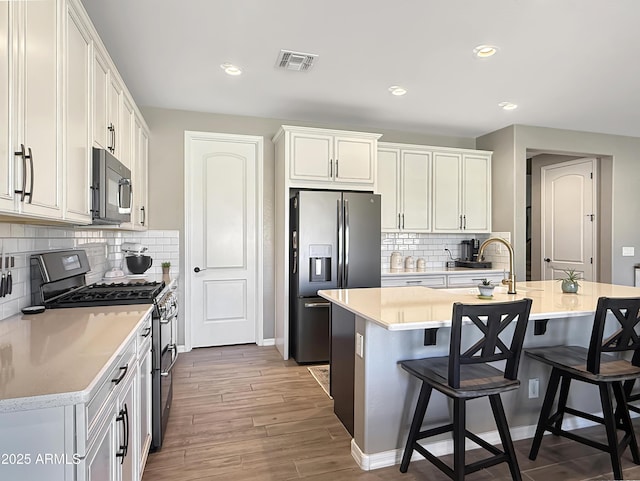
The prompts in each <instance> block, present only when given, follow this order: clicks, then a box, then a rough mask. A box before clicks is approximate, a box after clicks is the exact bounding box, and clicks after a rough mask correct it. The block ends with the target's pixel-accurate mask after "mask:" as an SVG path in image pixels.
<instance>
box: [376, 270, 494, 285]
mask: <svg viewBox="0 0 640 481" xmlns="http://www.w3.org/2000/svg"><path fill="white" fill-rule="evenodd" d="M503 278H504V273H503V272H502V271H495V270H494V271H486V270H479V271H477V272H472V273H470V272H463V273H459V272H451V273H446V274H440V273H438V274H435V273H434V274H429V273H421V272H416V273H415V274H413V273H411V274H400V273H399V274H397V275H393V274H391V275H385V276H383V277H382V280H381V286H382V287H406V286H423V287H432V288H436V289H437V288H456V287H475V286H477V285H478V283H479V282H478V279H488V280H489V281H491V282H492V283H494V284H500V282H501V281H502V279H503Z"/></svg>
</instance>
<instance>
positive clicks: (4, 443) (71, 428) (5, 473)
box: [0, 315, 151, 481]
mask: <svg viewBox="0 0 640 481" xmlns="http://www.w3.org/2000/svg"><path fill="white" fill-rule="evenodd" d="M150 332H151V315H149V316H147V317H146V319H145V321H144V322H143V323H142V324H140V325H139V328H138V330H137V331H136V335H135V336H132V337H131V339H130V340H129V341H128V342H127V343H126V344H125V345H124V346H123V347H122V348H121V349H120V350H119V351H118V352H117V353H115V356H114V357H113V361H112V362H111V364H110V365H109V366H108V367H107V368H106V369H104V370H103V371H102V372H103V374H102V375H101V376H100V378H99V379H96V380H95V381H94V383H93V384H94V385H95V386H97V387H96V388H95V390H94V391H93V392H92V394H91V399H89V401H88V402H83V403H78V404H69V405H64V406H59V407H52V408H39V409H31V410H24V411H17V412H1V413H0V432H1V433H2V436H1V437H0V456H5V457H6V462H3V461H4V460H5V458H2V459H0V480H5V479H7V480H8V479H16V480H17V479H19V480H20V481H41V480H44V479H46V480H47V481H139V480H141V479H142V471H143V469H144V463H145V462H146V456H147V453H148V451H149V446H150V443H151V336H150Z"/></svg>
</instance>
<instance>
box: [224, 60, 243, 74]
mask: <svg viewBox="0 0 640 481" xmlns="http://www.w3.org/2000/svg"><path fill="white" fill-rule="evenodd" d="M220 68H221V69H222V70H224V73H226V74H227V75H240V74H242V69H241V68H240V67H238V66H237V65H233V64H232V63H223V64H222V65H220Z"/></svg>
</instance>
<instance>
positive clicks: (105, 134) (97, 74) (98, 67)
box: [92, 47, 112, 149]
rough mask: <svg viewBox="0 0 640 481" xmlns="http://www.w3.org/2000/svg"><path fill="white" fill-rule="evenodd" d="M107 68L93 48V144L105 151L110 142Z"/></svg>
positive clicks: (100, 52) (100, 54)
mask: <svg viewBox="0 0 640 481" xmlns="http://www.w3.org/2000/svg"><path fill="white" fill-rule="evenodd" d="M108 87H109V66H108V63H107V61H106V59H105V58H104V56H103V54H102V51H101V50H100V49H99V48H97V47H94V48H93V92H92V93H93V144H94V145H95V146H96V147H99V148H101V149H107V148H108V147H109V146H110V145H111V142H112V135H111V131H110V130H109V122H108V117H109V116H108V109H107V96H108V93H107V92H108V91H107V88H108Z"/></svg>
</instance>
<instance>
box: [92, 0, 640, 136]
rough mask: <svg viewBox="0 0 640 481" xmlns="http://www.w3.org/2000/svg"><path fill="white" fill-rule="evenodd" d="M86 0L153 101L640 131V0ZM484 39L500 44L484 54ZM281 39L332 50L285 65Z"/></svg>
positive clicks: (278, 113) (329, 116)
mask: <svg viewBox="0 0 640 481" xmlns="http://www.w3.org/2000/svg"><path fill="white" fill-rule="evenodd" d="M83 3H84V5H85V7H86V9H87V11H88V13H89V15H90V16H91V18H92V20H93V22H94V24H95V25H96V28H97V30H98V32H99V33H100V35H101V37H102V39H103V41H104V43H105V45H106V47H107V49H108V50H109V52H110V54H111V56H112V58H113V60H114V62H115V63H116V65H117V67H118V70H119V71H120V73H121V75H122V77H123V79H124V81H125V83H126V84H127V86H128V88H129V90H130V91H131V93H132V95H133V96H134V99H135V101H136V103H137V104H138V105H140V106H153V107H162V108H168V109H182V110H193V111H201V112H215V113H224V114H238V115H250V116H258V117H269V118H279V119H288V120H300V121H312V122H314V121H315V122H322V123H336V124H340V125H353V126H360V127H363V126H366V127H370V128H373V129H375V128H385V129H392V130H406V131H414V132H425V133H430V134H440V135H453V136H463V137H477V136H480V135H482V134H485V133H488V132H492V131H494V130H497V129H500V128H502V127H505V126H508V125H511V124H525V125H536V126H545V127H554V128H561V129H574V130H583V131H591V132H603V133H609V134H620V135H629V136H634V137H640V89H639V88H638V85H639V83H640V26H639V25H640V1H638V0H482V1H479V0H83ZM479 44H493V45H496V46H498V47H499V49H500V50H499V52H498V54H497V55H495V56H494V57H492V58H489V59H483V60H480V59H477V58H474V57H473V55H472V50H473V48H474V47H475V46H477V45H479ZM280 49H290V50H295V51H301V52H306V53H314V54H318V55H319V57H318V59H317V61H316V64H315V66H314V68H313V69H312V70H311V71H309V72H306V73H299V72H289V71H283V70H277V69H276V68H275V62H276V58H277V56H278V53H279V52H280ZM224 62H230V63H234V64H236V65H239V66H241V67H242V68H243V69H244V73H243V75H242V76H240V77H230V76H228V75H226V74H225V73H224V72H223V71H222V69H221V68H220V64H222V63H224ZM391 85H401V86H403V87H405V88H407V89H408V91H409V92H408V94H407V95H405V96H404V97H394V96H392V95H391V94H390V93H389V92H388V90H387V89H388V88H389V87H390V86H391ZM502 101H510V102H514V103H516V104H518V105H519V108H518V109H516V110H513V111H503V110H502V109H500V108H499V107H498V103H499V102H502Z"/></svg>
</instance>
